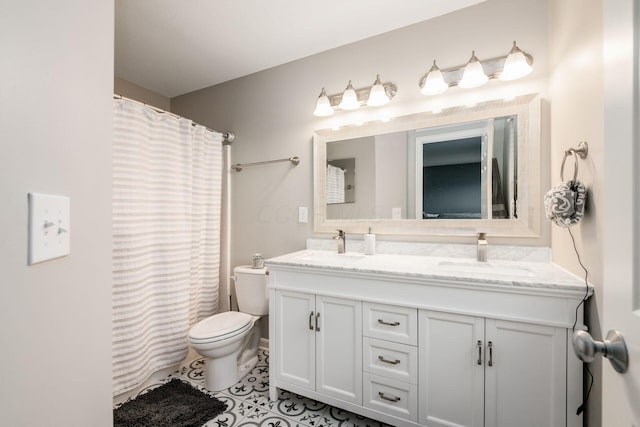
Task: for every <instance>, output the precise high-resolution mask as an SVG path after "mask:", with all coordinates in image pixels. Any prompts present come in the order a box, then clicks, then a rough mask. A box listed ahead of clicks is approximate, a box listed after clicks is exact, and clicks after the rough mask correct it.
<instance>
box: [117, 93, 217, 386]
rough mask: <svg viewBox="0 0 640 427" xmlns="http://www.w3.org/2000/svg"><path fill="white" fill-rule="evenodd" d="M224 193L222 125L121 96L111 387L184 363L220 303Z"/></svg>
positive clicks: (136, 382) (139, 380)
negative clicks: (191, 338) (216, 128)
mask: <svg viewBox="0 0 640 427" xmlns="http://www.w3.org/2000/svg"><path fill="white" fill-rule="evenodd" d="M221 192H222V135H221V134H219V133H215V132H211V131H208V130H207V129H206V128H204V127H203V126H193V122H191V121H190V120H187V119H184V118H178V117H176V116H174V115H172V114H168V113H158V112H156V111H154V110H153V109H151V108H150V107H147V106H145V105H143V104H139V103H137V102H135V101H131V100H127V99H116V100H114V142H113V293H112V296H113V300H112V303H113V350H112V352H113V394H114V395H117V394H120V393H123V392H126V391H128V390H131V389H133V388H135V387H137V386H139V385H141V384H142V383H143V382H144V381H145V380H147V379H148V378H149V377H150V375H151V374H153V373H154V372H156V371H158V370H160V369H163V368H168V367H170V366H172V365H175V364H177V363H179V362H181V361H182V360H183V359H184V357H185V356H186V354H187V351H188V342H187V334H188V331H189V328H190V327H191V325H193V324H194V323H196V322H197V321H198V320H200V319H202V318H204V317H206V316H209V315H211V314H214V313H215V312H216V311H217V308H218V284H219V266H220V215H221Z"/></svg>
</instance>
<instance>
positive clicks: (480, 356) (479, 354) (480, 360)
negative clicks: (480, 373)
mask: <svg viewBox="0 0 640 427" xmlns="http://www.w3.org/2000/svg"><path fill="white" fill-rule="evenodd" d="M478 365H482V341H480V340H478Z"/></svg>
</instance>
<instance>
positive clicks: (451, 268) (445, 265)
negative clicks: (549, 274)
mask: <svg viewBox="0 0 640 427" xmlns="http://www.w3.org/2000/svg"><path fill="white" fill-rule="evenodd" d="M438 269H440V270H443V271H444V270H446V271H447V272H451V273H455V272H459V273H468V274H481V275H483V276H516V277H534V276H535V274H534V273H533V272H532V271H531V270H529V269H528V268H527V267H520V266H517V265H503V264H491V263H488V262H456V261H441V262H440V263H439V264H438Z"/></svg>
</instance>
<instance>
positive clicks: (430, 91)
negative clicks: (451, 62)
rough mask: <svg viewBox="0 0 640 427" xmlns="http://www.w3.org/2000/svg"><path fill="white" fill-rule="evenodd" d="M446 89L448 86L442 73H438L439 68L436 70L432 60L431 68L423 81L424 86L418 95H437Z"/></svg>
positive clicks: (436, 67)
mask: <svg viewBox="0 0 640 427" xmlns="http://www.w3.org/2000/svg"><path fill="white" fill-rule="evenodd" d="M448 88H449V85H448V84H447V83H446V82H445V81H444V77H442V71H440V68H438V66H437V65H436V61H435V59H434V60H433V66H432V67H431V69H430V70H429V73H428V74H427V78H426V79H425V80H424V84H423V85H422V87H421V88H420V93H422V94H423V95H437V94H439V93H442V92H444V91H445V90H447V89H448Z"/></svg>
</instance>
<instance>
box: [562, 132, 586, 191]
mask: <svg viewBox="0 0 640 427" xmlns="http://www.w3.org/2000/svg"><path fill="white" fill-rule="evenodd" d="M588 152H589V145H588V144H587V142H586V141H580V143H579V144H578V148H569V149H568V150H566V151H565V152H564V157H563V158H562V164H561V165H560V179H561V180H562V181H563V182H564V164H565V162H566V161H567V156H569V155H573V160H574V164H573V180H572V182H576V179H577V178H578V157H580V158H581V159H584V158H585V157H587V153H588Z"/></svg>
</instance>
